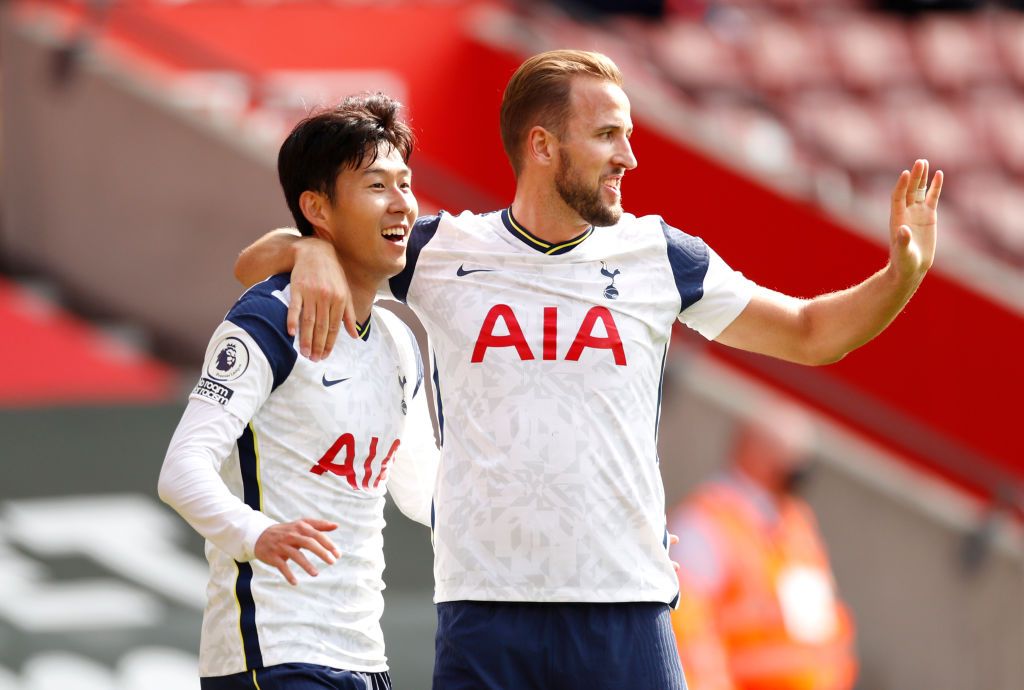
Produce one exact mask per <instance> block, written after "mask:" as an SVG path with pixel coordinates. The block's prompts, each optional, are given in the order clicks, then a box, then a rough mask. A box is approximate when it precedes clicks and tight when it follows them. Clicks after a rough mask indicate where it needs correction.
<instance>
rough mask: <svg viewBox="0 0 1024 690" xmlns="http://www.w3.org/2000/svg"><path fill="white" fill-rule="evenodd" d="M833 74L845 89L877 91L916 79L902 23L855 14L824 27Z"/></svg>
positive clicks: (889, 18) (884, 17)
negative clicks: (833, 63) (832, 62)
mask: <svg viewBox="0 0 1024 690" xmlns="http://www.w3.org/2000/svg"><path fill="white" fill-rule="evenodd" d="M825 32H826V34H827V36H828V47H829V52H830V55H831V58H832V60H833V61H834V62H835V68H836V73H837V75H838V76H839V78H840V79H841V80H842V83H843V85H844V86H846V88H848V89H853V90H855V91H861V92H863V91H878V90H882V89H888V88H893V87H900V86H904V85H906V84H909V83H911V82H914V81H916V80H917V79H919V77H920V73H919V71H918V69H917V63H916V62H915V60H914V55H913V52H912V51H911V49H910V43H909V40H908V37H907V31H906V25H905V23H904V21H903V20H902V19H899V18H896V17H890V16H883V15H871V14H867V13H857V14H850V15H843V16H840V17H834V18H831V19H830V20H829V21H828V22H827V23H826V24H825Z"/></svg>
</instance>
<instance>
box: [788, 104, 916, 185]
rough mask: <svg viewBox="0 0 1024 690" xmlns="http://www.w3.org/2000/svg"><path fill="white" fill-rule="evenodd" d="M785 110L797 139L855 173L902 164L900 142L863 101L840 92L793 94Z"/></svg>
mask: <svg viewBox="0 0 1024 690" xmlns="http://www.w3.org/2000/svg"><path fill="white" fill-rule="evenodd" d="M786 110H787V112H788V114H789V116H790V122H791V124H792V126H793V128H794V131H795V132H796V135H797V138H798V140H800V141H801V142H803V143H805V144H806V145H808V146H809V147H811V149H812V150H815V151H818V152H819V154H820V155H823V156H825V158H827V159H828V160H830V161H832V162H833V163H835V164H838V165H840V166H842V167H844V168H847V169H848V170H850V172H852V173H853V174H855V175H858V176H863V175H870V174H873V173H875V172H881V171H884V170H890V169H892V168H893V166H894V165H903V163H902V162H901V161H902V158H903V151H902V149H901V148H900V141H899V140H898V139H896V138H895V137H893V135H892V132H891V130H890V129H889V128H888V127H887V126H886V121H885V119H884V118H882V117H879V114H878V112H877V110H874V109H873V108H872V107H871V106H869V105H868V104H867V103H866V102H864V101H861V100H858V99H855V98H852V97H850V96H849V95H847V94H846V93H843V92H838V91H837V92H814V93H807V94H801V95H798V96H796V97H794V98H793V99H792V100H791V101H790V103H789V104H788V105H787V107H786Z"/></svg>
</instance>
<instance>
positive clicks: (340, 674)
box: [159, 94, 437, 690]
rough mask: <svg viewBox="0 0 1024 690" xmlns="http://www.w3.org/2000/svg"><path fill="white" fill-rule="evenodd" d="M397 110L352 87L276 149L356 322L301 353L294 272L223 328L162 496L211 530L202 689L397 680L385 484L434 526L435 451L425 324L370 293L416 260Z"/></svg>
mask: <svg viewBox="0 0 1024 690" xmlns="http://www.w3.org/2000/svg"><path fill="white" fill-rule="evenodd" d="M398 108H399V104H398V103H397V102H395V101H393V100H392V99H390V98H388V97H386V96H384V95H383V94H377V95H373V96H365V97H352V98H349V99H346V100H345V101H344V102H343V103H342V104H341V105H340V106H337V107H334V108H329V109H326V110H323V111H320V112H318V113H315V114H313V115H311V116H310V117H308V118H306V119H305V120H303V121H302V122H300V123H299V124H298V125H296V127H295V128H294V129H293V130H292V132H291V134H290V135H289V136H288V138H287V140H286V141H285V142H284V144H283V145H282V146H281V150H280V154H279V157H278V172H279V176H280V179H281V186H282V188H283V189H284V192H285V198H286V200H287V202H288V207H289V208H290V209H291V211H292V214H293V216H294V217H295V221H296V224H297V225H298V226H299V228H300V229H301V231H302V233H303V234H304V235H307V236H310V237H316V238H318V239H317V240H316V241H315V242H314V243H313V244H312V245H307V246H319V247H320V248H326V249H329V250H330V252H331V255H332V256H333V257H334V259H335V260H336V261H338V262H340V264H341V265H343V266H344V267H345V271H346V274H347V275H348V277H349V289H350V291H351V296H352V308H353V310H354V314H355V316H356V318H357V320H358V323H359V327H358V335H359V337H358V338H357V339H353V340H348V341H346V342H344V343H341V344H340V347H339V348H337V349H336V350H335V352H334V353H333V354H332V355H331V356H330V357H327V358H325V359H323V360H321V361H317V362H313V361H311V360H309V359H306V358H303V357H299V356H298V352H297V344H296V339H295V337H294V335H293V334H290V333H289V332H288V328H287V312H288V308H289V305H290V303H291V300H292V299H293V294H292V285H291V282H290V276H289V275H288V274H287V273H282V274H279V275H275V276H272V277H271V278H268V279H267V280H265V281H263V282H261V283H259V284H258V285H256V286H254V287H252V288H251V289H249V290H248V291H247V292H246V293H245V294H244V295H242V297H241V298H240V299H239V300H238V302H236V303H235V305H234V306H233V307H232V308H231V310H230V311H229V312H228V314H227V316H226V317H225V320H224V322H223V323H222V324H221V325H220V327H218V328H217V330H216V332H215V333H214V335H213V338H212V339H211V341H210V346H209V348H208V349H207V353H206V364H205V365H204V370H203V373H202V376H201V378H200V380H199V384H198V385H197V386H196V388H195V390H194V391H193V392H192V395H191V396H190V400H189V404H188V407H187V408H186V409H185V412H184V414H183V416H182V419H181V422H180V424H179V425H178V429H177V431H176V432H175V434H174V438H173V439H172V440H171V443H170V447H169V448H168V451H167V457H166V458H165V460H164V465H163V468H162V470H161V473H160V482H159V491H160V497H161V498H162V499H163V500H164V501H166V502H167V503H168V504H170V505H171V506H172V507H173V508H174V509H175V510H177V511H178V512H179V513H181V515H182V516H183V517H184V518H185V519H186V520H187V521H188V522H189V524H191V525H192V526H193V527H194V528H195V529H196V530H197V531H198V532H199V533H200V534H202V535H203V536H204V537H206V539H207V548H206V554H207V558H208V560H209V562H210V584H209V587H208V589H207V596H208V603H207V607H206V611H205V614H204V616H203V633H202V641H201V648H200V658H199V666H200V668H199V671H200V676H201V686H202V687H203V688H204V690H235V689H239V690H241V689H243V688H244V689H245V690H250V689H251V688H260V689H261V690H272V689H275V688H277V689H285V688H287V689H288V690H296V689H298V690H314V689H327V688H333V689H335V690H340V689H346V690H348V689H351V690H355V689H356V688H358V689H359V690H363V689H364V688H373V690H384V689H385V688H390V687H391V681H390V678H389V677H388V674H387V660H386V657H385V656H384V639H383V636H382V634H381V629H380V616H381V613H382V612H383V606H384V602H383V597H382V595H381V591H382V590H383V588H384V585H383V581H382V579H381V575H382V572H383V570H384V556H383V550H382V546H383V542H382V539H383V537H382V529H383V526H384V516H383V510H384V494H385V491H390V492H391V493H392V495H393V497H394V498H395V500H396V502H397V503H398V506H399V508H401V509H402V511H403V512H404V513H405V514H406V515H408V516H409V517H411V518H413V519H416V520H418V521H420V522H422V523H424V524H429V515H430V498H431V493H432V491H433V485H434V477H435V474H436V467H437V449H436V447H435V445H434V437H433V428H432V425H431V423H430V418H429V415H428V412H427V407H426V401H425V397H426V396H425V395H424V394H423V392H422V379H423V369H422V363H421V361H420V358H419V351H418V348H417V346H416V342H415V339H414V338H413V336H412V333H411V332H410V331H409V330H408V328H407V327H406V326H405V325H404V324H403V323H401V321H399V320H398V318H397V317H396V316H395V315H393V314H391V313H390V312H387V311H386V310H379V309H375V308H373V306H372V305H373V300H374V296H375V294H376V292H377V289H378V287H379V285H380V284H381V283H382V282H383V281H385V280H386V279H387V278H389V277H390V276H392V275H394V274H396V273H398V272H399V271H400V270H401V269H402V267H403V266H404V265H405V245H406V239H407V236H408V234H409V230H410V228H411V226H412V223H413V221H414V220H415V218H416V211H417V206H416V199H415V197H414V196H413V194H412V188H411V173H410V170H409V168H408V165H407V161H408V159H409V155H410V154H411V153H412V146H413V141H412V133H411V131H410V130H409V128H408V127H407V126H406V125H405V123H404V122H402V121H401V120H400V119H398ZM309 516H316V517H309ZM327 533H331V534H332V535H333V539H332V538H331V537H329V536H328V535H327ZM307 552H308V553H311V554H313V555H315V556H316V557H317V558H318V559H319V560H320V561H322V562H323V563H324V564H325V566H326V567H317V566H315V565H314V564H313V562H311V560H310V559H309V558H308V553H307ZM289 562H291V563H294V564H295V565H298V566H299V567H300V568H301V571H300V572H298V573H295V572H293V571H292V569H291V567H290V565H289Z"/></svg>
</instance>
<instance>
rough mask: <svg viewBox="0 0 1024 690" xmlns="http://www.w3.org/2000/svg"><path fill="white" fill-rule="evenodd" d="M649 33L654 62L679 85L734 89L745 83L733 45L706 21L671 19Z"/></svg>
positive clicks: (688, 87) (683, 86)
mask: <svg viewBox="0 0 1024 690" xmlns="http://www.w3.org/2000/svg"><path fill="white" fill-rule="evenodd" d="M650 35H651V49H652V53H653V55H654V59H655V62H656V63H657V64H658V66H659V67H660V68H661V70H662V71H663V73H664V74H665V75H666V76H667V77H668V78H669V79H671V80H672V82H674V83H675V84H676V85H678V86H679V87H681V88H683V89H686V90H706V89H727V90H728V89H732V90H736V89H741V88H743V87H745V86H746V85H747V79H746V74H745V72H744V70H743V66H742V65H741V64H740V62H739V60H738V59H737V57H736V54H735V52H734V50H733V48H732V46H731V45H729V44H728V43H727V42H726V41H725V40H723V39H722V38H721V37H720V36H718V35H717V34H715V32H714V31H712V30H711V29H710V28H709V27H708V26H707V25H705V24H701V23H699V22H695V21H689V20H683V19H674V20H671V21H668V22H666V23H665V24H664V25H663V26H660V27H657V28H654V29H653V30H652V31H651V34H650Z"/></svg>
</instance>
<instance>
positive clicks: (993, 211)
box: [943, 172, 1024, 268]
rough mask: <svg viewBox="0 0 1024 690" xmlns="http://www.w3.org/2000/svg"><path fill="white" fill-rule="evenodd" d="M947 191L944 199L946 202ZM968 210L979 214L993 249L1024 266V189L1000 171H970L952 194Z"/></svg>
mask: <svg viewBox="0 0 1024 690" xmlns="http://www.w3.org/2000/svg"><path fill="white" fill-rule="evenodd" d="M945 196H946V195H945V193H944V194H943V201H944V202H945ZM952 196H954V198H955V199H956V200H957V201H958V202H959V203H960V205H961V206H962V207H963V208H964V210H965V211H966V213H967V214H968V215H970V216H971V217H973V218H976V219H977V221H978V225H979V226H980V229H981V230H982V231H983V232H984V233H985V236H986V239H987V240H988V241H989V242H990V251H992V253H994V254H995V255H996V256H997V257H999V258H1001V259H1003V260H1004V261H1007V262H1009V263H1013V264H1016V265H1017V266H1019V267H1021V268H1024V189H1022V188H1021V185H1020V184H1019V183H1017V182H1016V181H1015V180H1012V179H1010V178H1007V177H1005V176H1004V175H1001V174H999V173H992V172H983V173H978V174H974V175H967V176H964V177H963V178H961V179H959V180H958V181H957V185H956V191H955V192H954V194H953V195H952Z"/></svg>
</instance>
